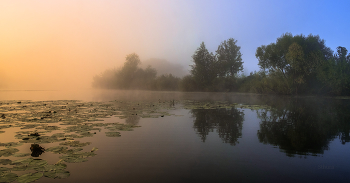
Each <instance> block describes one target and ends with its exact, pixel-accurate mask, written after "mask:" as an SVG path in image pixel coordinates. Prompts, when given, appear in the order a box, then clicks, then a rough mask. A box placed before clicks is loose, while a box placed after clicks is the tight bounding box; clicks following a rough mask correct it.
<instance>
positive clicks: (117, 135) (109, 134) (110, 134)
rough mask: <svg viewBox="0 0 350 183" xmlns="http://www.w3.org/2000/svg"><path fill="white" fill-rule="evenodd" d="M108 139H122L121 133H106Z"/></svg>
mask: <svg viewBox="0 0 350 183" xmlns="http://www.w3.org/2000/svg"><path fill="white" fill-rule="evenodd" d="M105 134H106V136H107V137H120V136H121V135H120V133H119V132H105Z"/></svg>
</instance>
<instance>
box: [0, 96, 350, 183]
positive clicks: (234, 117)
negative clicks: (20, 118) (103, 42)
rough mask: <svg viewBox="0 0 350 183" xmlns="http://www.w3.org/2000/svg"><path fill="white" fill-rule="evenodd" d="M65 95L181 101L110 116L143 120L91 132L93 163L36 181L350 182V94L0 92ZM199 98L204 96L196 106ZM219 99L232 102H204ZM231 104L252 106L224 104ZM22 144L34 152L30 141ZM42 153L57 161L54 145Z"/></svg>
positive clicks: (114, 119)
mask: <svg viewBox="0 0 350 183" xmlns="http://www.w3.org/2000/svg"><path fill="white" fill-rule="evenodd" d="M62 99H65V100H83V101H85V102H88V101H103V102H104V101H105V102H107V101H110V100H125V101H155V103H157V102H159V103H160V102H163V101H171V100H175V102H174V104H175V107H173V108H170V109H169V111H168V113H169V114H172V115H171V116H167V115H165V116H164V117H160V116H159V117H158V118H140V117H138V116H128V117H127V118H125V119H120V118H119V117H112V118H107V119H105V121H104V122H106V123H109V122H119V123H124V124H133V125H138V126H141V127H139V128H135V129H134V130H133V131H123V132H121V137H106V136H105V135H104V134H103V131H105V130H103V131H102V132H100V133H97V134H96V135H95V136H93V137H85V138H84V139H83V140H81V141H84V142H92V144H91V145H89V146H88V147H86V148H87V149H91V148H92V147H98V148H99V150H98V151H96V154H97V155H96V156H93V157H89V158H88V161H87V162H82V163H66V164H67V170H68V171H69V172H70V176H69V177H68V178H66V179H49V178H46V177H43V178H41V179H39V180H38V181H37V182H316V181H317V182H349V181H350V156H349V153H350V146H349V141H350V138H349V133H350V112H349V111H350V100H341V99H321V98H316V97H307V98H305V97H304V98H302V97H300V98H293V99H291V98H288V97H284V98H282V97H272V96H262V95H244V94H227V93H226V94H225V93H177V92H175V93H174V92H135V91H134V92H120V91H93V92H87V91H75V92H73V91H68V92H62V91H0V100H34V101H37V100H39V101H41V100H44V101H45V100H62ZM188 100H191V101H188ZM180 101H182V102H180ZM184 101H185V102H184ZM194 101H200V103H195V104H196V106H195V107H194V105H193V104H194ZM217 101H226V103H224V104H215V106H216V107H214V108H211V109H206V108H207V107H206V106H208V105H214V103H215V102H217ZM170 103H171V102H170ZM233 103H236V104H237V105H238V104H247V105H239V106H240V107H237V105H236V107H225V108H223V107H222V105H227V106H229V105H230V104H233ZM220 105H221V106H220ZM252 105H260V106H261V105H263V106H265V107H264V108H263V109H261V108H260V106H255V108H254V106H252ZM219 106H220V107H219ZM266 106H268V107H266ZM0 113H1V112H0ZM6 133H7V132H6ZM6 133H5V134H6ZM5 134H0V137H1V142H2V143H4V142H8V141H10V140H8V139H4V138H7V137H6V136H4V135H5ZM41 145H42V146H43V147H45V148H46V147H50V146H52V145H51V144H41ZM19 149H20V150H21V151H29V146H23V147H21V148H19ZM26 149H27V150H26ZM29 152H30V151H29ZM1 158H4V157H1ZM40 158H42V159H47V161H52V162H55V161H57V160H58V158H57V157H55V156H52V155H51V153H50V152H45V153H43V154H42V155H41V156H40Z"/></svg>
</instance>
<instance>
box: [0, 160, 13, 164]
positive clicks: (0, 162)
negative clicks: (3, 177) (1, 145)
mask: <svg viewBox="0 0 350 183" xmlns="http://www.w3.org/2000/svg"><path fill="white" fill-rule="evenodd" d="M11 163H12V161H11V160H10V159H0V164H2V165H9V164H11Z"/></svg>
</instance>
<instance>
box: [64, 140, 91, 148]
mask: <svg viewBox="0 0 350 183" xmlns="http://www.w3.org/2000/svg"><path fill="white" fill-rule="evenodd" d="M90 144H91V142H82V143H80V142H79V141H68V142H62V143H60V145H64V146H70V147H84V146H87V145H90Z"/></svg>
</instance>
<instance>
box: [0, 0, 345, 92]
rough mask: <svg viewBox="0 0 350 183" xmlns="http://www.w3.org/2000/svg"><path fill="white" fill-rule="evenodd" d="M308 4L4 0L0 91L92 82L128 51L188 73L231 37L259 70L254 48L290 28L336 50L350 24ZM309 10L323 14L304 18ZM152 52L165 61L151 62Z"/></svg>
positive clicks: (249, 65)
mask: <svg viewBox="0 0 350 183" xmlns="http://www.w3.org/2000/svg"><path fill="white" fill-rule="evenodd" d="M303 3H304V2H303ZM311 5H312V3H306V4H305V6H303V7H300V6H299V4H298V3H294V2H293V3H292V2H291V3H282V2H280V1H275V2H269V3H260V2H256V1H244V3H243V2H230V1H158V0H151V1H136V0H134V1H133V0H130V1H126V0H125V1H124V0H121V1H114V0H113V1H112V0H101V1H94V0H73V1H72V0H51V1H41V0H31V1H26V0H16V1H12V0H2V1H1V2H0V27H1V29H0V90H61V89H87V88H91V82H92V78H93V76H94V75H97V74H99V73H101V72H103V71H105V70H107V69H113V68H119V67H120V66H121V65H122V64H123V63H124V61H125V56H126V55H127V54H130V53H136V54H138V55H139V56H140V59H141V61H142V62H145V63H144V64H147V63H154V65H152V66H153V67H154V68H157V69H159V71H158V74H163V73H166V72H169V70H172V71H174V72H175V70H176V72H175V73H173V74H174V75H176V76H183V75H185V74H186V73H188V71H189V70H190V67H189V65H191V64H192V62H191V60H192V59H191V56H192V55H193V53H194V52H195V51H196V49H197V48H198V47H199V45H200V43H201V42H202V41H204V42H205V43H206V45H207V48H208V50H209V51H210V52H215V50H216V48H217V46H218V45H219V44H220V43H221V42H222V41H224V40H226V39H228V38H230V37H232V38H234V39H236V40H238V43H237V44H238V45H239V46H241V48H242V49H241V52H242V54H243V57H242V58H243V62H244V71H245V72H246V73H249V72H251V71H254V70H258V69H259V68H258V65H257V64H258V61H257V59H256V58H255V50H256V48H257V47H258V46H261V45H263V44H269V43H271V42H274V41H275V40H276V38H277V37H279V36H280V35H281V34H283V33H285V32H292V33H294V34H305V35H308V34H310V33H313V34H320V36H321V38H323V39H325V40H327V43H330V44H327V45H328V46H330V47H332V48H333V49H335V48H336V47H337V46H339V45H342V46H345V47H349V45H347V44H348V41H347V40H346V39H342V38H341V37H342V36H343V37H344V36H345V35H346V30H348V29H346V28H342V27H341V26H343V24H335V23H336V22H333V21H332V18H331V17H330V18H329V17H328V18H327V19H326V17H322V16H323V15H327V13H319V11H321V10H322V8H323V9H324V8H329V7H330V6H328V5H327V4H326V3H323V4H320V5H319V6H317V7H314V8H311V7H313V6H311ZM337 7H338V6H337ZM337 7H333V8H335V9H337V11H334V12H335V13H334V14H333V13H331V15H332V16H334V17H337V19H338V17H346V16H342V14H341V13H339V12H343V11H338V8H339V7H348V6H346V5H341V4H339V7H338V8H337ZM309 11H312V12H313V13H314V14H317V15H322V16H321V17H320V16H316V17H313V16H310V17H309V18H305V16H304V15H308V13H309ZM330 11H333V10H330ZM266 12H268V13H266ZM295 12H298V15H297V16H294V13H295ZM262 15H263V16H262ZM328 15H329V14H328ZM276 17H283V18H280V19H278V18H276ZM321 20H322V21H321ZM264 22H265V23H264ZM311 23H312V24H311ZM338 23H339V22H338ZM306 25H307V26H306ZM344 25H345V24H344ZM334 27H337V28H338V29H334ZM329 28H332V29H331V30H330V29H329ZM335 30H338V32H334V31H335ZM334 35H337V37H334ZM152 58H157V59H156V60H158V61H160V60H165V61H166V62H164V63H162V64H160V62H152ZM154 60H155V59H153V61H154Z"/></svg>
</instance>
